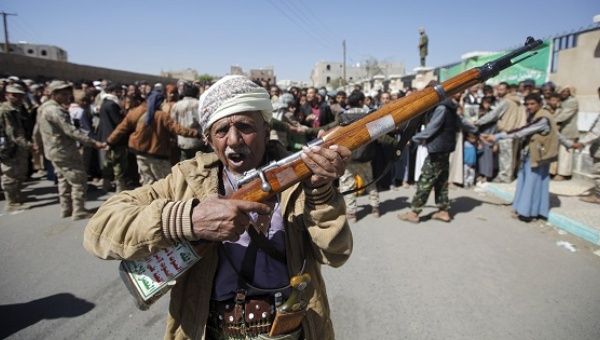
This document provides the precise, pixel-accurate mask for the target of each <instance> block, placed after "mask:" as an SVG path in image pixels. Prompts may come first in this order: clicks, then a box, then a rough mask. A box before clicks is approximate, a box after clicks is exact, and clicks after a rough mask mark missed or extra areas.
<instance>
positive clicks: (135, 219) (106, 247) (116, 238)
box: [83, 174, 194, 259]
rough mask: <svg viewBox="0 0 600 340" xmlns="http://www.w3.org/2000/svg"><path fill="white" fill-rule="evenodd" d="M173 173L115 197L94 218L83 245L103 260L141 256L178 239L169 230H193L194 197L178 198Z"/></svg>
mask: <svg viewBox="0 0 600 340" xmlns="http://www.w3.org/2000/svg"><path fill="white" fill-rule="evenodd" d="M172 181H173V175H172V174H171V175H169V176H167V177H166V178H164V179H162V180H160V181H158V182H155V183H153V184H152V185H147V186H143V187H141V188H138V189H136V190H133V191H125V192H122V193H120V194H117V195H115V196H113V197H111V198H110V199H109V200H108V201H106V202H105V203H104V204H103V205H102V206H101V207H100V209H98V212H97V213H96V214H95V215H94V216H93V217H92V218H91V219H90V221H89V223H88V225H87V226H86V228H85V232H84V240H83V246H84V248H85V249H86V250H87V251H88V252H90V253H92V254H93V255H95V256H97V257H100V258H102V259H141V258H145V257H147V256H148V255H151V254H152V253H154V252H156V251H157V250H159V249H162V248H166V247H168V246H170V245H171V244H173V241H177V240H176V239H174V238H173V237H168V236H167V234H168V231H169V230H175V229H179V230H181V229H185V230H191V211H192V208H193V202H194V199H189V200H187V201H175V200H174V198H173V196H174V195H173V193H172V191H173V190H172V188H173V184H172Z"/></svg>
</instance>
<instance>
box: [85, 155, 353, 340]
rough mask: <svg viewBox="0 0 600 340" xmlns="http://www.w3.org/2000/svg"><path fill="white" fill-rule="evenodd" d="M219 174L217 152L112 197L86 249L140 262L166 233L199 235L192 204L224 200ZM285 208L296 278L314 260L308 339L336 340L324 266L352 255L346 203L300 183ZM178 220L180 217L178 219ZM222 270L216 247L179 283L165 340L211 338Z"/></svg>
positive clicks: (329, 191)
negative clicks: (209, 323)
mask: <svg viewBox="0 0 600 340" xmlns="http://www.w3.org/2000/svg"><path fill="white" fill-rule="evenodd" d="M270 154H272V153H271V152H270ZM219 167H220V162H219V160H218V158H217V157H216V155H215V154H214V153H209V154H199V155H198V156H197V157H196V158H195V159H193V160H188V161H184V162H181V163H179V164H177V165H175V166H174V167H173V169H172V171H171V174H170V175H169V176H167V177H166V178H165V179H162V180H160V181H158V182H156V183H154V184H152V185H149V186H144V187H141V188H138V189H136V190H133V191H125V192H122V193H119V194H117V195H115V196H113V197H111V198H110V199H109V200H108V201H107V202H106V203H104V204H103V205H102V206H101V207H100V209H99V210H98V212H97V213H96V214H95V215H94V217H92V219H91V220H90V221H89V223H88V225H87V227H86V229H85V235H84V241H83V245H84V247H85V248H86V249H87V250H88V251H89V252H90V253H92V254H94V255H96V256H98V257H100V258H103V259H140V258H145V257H147V256H148V255H150V254H152V253H153V252H155V251H156V250H157V249H160V248H165V247H167V246H169V245H170V244H171V243H170V241H169V240H168V239H167V237H166V236H165V232H164V231H163V230H165V229H166V230H169V229H172V227H174V226H179V228H180V229H183V230H190V229H191V225H190V224H191V222H190V215H191V211H192V204H187V203H189V202H190V201H191V200H194V199H198V200H200V201H202V200H203V199H205V198H206V197H208V196H213V195H216V193H217V190H218V181H219V180H218V178H219ZM174 202H175V203H174ZM179 202H184V203H183V204H181V205H182V206H183V208H181V209H171V208H170V207H171V206H172V205H173V204H178V203H179ZM281 207H282V212H283V214H284V220H285V221H286V226H285V230H286V237H285V239H286V255H287V264H288V269H289V274H290V275H292V274H295V273H298V272H299V271H300V270H301V268H302V264H303V261H304V260H306V271H307V272H308V273H309V274H310V275H311V277H312V282H311V285H310V288H309V291H308V293H307V296H309V297H310V300H309V305H308V312H307V315H306V318H305V321H304V322H303V325H302V326H303V330H304V336H305V338H306V339H312V340H321V339H323V340H326V339H333V338H334V334H333V327H332V324H331V320H330V318H329V314H330V312H329V304H328V302H327V293H326V291H325V283H324V281H323V277H322V276H321V269H320V267H321V264H328V265H330V266H333V267H338V266H340V265H342V264H343V263H344V262H345V261H346V260H347V259H348V257H349V256H350V253H351V252H352V233H351V231H350V227H349V226H348V223H347V220H346V217H345V205H344V199H343V197H342V196H341V195H340V193H339V192H338V191H337V190H335V189H333V187H332V186H326V187H323V188H319V189H312V190H310V189H304V188H303V187H302V185H299V184H298V185H295V186H292V187H291V188H289V189H287V190H285V191H284V192H283V193H282V194H281ZM175 213H178V214H179V215H180V216H175V217H173V216H171V215H173V214H175ZM171 221H175V222H171ZM164 223H166V224H173V226H170V225H163V224H164ZM217 265H218V255H217V252H216V250H214V247H213V248H212V249H211V250H209V251H208V252H207V253H206V254H205V255H204V257H203V258H202V259H201V260H200V261H199V262H198V263H196V264H195V265H194V266H193V267H192V268H190V269H189V270H188V271H187V272H185V273H184V274H183V275H182V276H181V277H180V278H178V279H177V283H176V284H175V286H174V287H173V289H172V290H171V301H170V305H169V316H168V319H167V330H166V334H165V339H203V338H204V328H205V325H206V320H207V317H208V307H209V301H210V297H211V290H212V284H213V279H214V275H215V273H216V269H217Z"/></svg>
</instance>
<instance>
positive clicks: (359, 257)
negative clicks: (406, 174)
mask: <svg viewBox="0 0 600 340" xmlns="http://www.w3.org/2000/svg"><path fill="white" fill-rule="evenodd" d="M31 193H32V194H35V195H36V196H38V197H39V199H38V201H36V202H35V205H37V207H36V208H35V209H33V210H30V211H26V212H24V213H20V214H16V215H3V216H0V232H1V233H2V237H1V238H0V270H1V273H2V275H0V287H1V288H0V320H2V321H1V327H0V338H4V337H9V338H11V339H37V338H44V339H108V338H110V339H158V338H161V337H162V334H163V329H164V318H165V314H166V310H167V304H166V302H167V301H166V300H167V298H163V299H162V300H160V301H159V302H158V303H157V304H156V305H154V306H153V307H152V308H151V309H150V310H149V311H146V312H140V311H138V310H136V309H135V307H134V305H133V303H132V301H131V299H130V297H129V296H128V293H127V291H126V290H125V288H124V287H123V286H122V285H121V283H120V280H119V278H118V275H117V265H118V264H117V263H116V262H107V261H99V260H96V259H95V258H94V257H92V256H91V255H89V254H87V253H86V252H85V251H84V250H83V248H82V247H81V242H82V231H83V228H84V225H85V222H83V221H79V222H72V221H70V220H68V219H61V218H59V217H58V206H57V198H56V192H55V190H54V189H53V188H52V186H51V185H50V183H48V182H40V183H37V184H36V187H35V190H34V192H31ZM94 193H96V192H92V193H91V195H90V196H91V198H92V199H93V200H92V201H91V202H90V204H89V206H90V207H94V206H97V205H99V204H100V201H98V200H97V199H98V197H96V196H97V195H94ZM411 194H412V190H411V189H402V190H401V191H389V192H385V193H383V194H382V202H383V203H382V210H383V212H384V215H383V216H382V217H381V218H380V219H378V220H375V219H373V218H371V217H369V216H364V215H363V216H361V217H362V218H361V219H360V220H359V222H358V223H356V224H354V225H353V226H352V228H353V232H354V240H355V242H354V253H353V255H352V257H351V258H350V260H349V261H348V263H347V264H346V265H344V266H343V267H341V268H337V269H332V268H324V274H325V276H326V280H327V284H328V295H329V299H330V303H331V308H332V313H333V315H332V318H333V321H334V325H335V328H336V334H337V338H338V339H440V338H445V339H593V340H597V339H600V290H599V289H598V283H599V282H600V257H598V256H596V255H594V254H593V253H592V251H594V250H595V249H594V248H592V247H590V246H589V245H587V244H585V243H582V242H579V241H578V240H576V239H574V238H571V237H569V236H567V235H560V234H559V233H558V232H556V231H555V230H554V229H553V228H552V227H550V226H545V225H543V224H539V223H531V224H524V223H521V222H518V221H515V220H513V219H511V218H510V213H509V209H508V207H506V206H502V205H497V204H489V203H486V202H490V201H492V200H493V199H492V198H490V197H487V196H484V195H483V194H478V193H474V192H472V191H465V190H462V189H457V190H453V191H451V197H452V198H453V199H454V203H453V208H452V209H453V213H454V214H455V215H456V218H455V220H454V222H453V223H452V224H444V223H441V222H437V221H427V222H425V223H422V224H420V225H412V224H406V223H400V222H399V221H398V220H397V219H396V217H395V215H396V213H397V212H399V211H402V210H403V209H406V207H407V206H408V201H409V200H410V195H411ZM105 198H106V197H104V196H101V197H100V199H105ZM359 203H363V204H364V203H366V199H365V198H364V197H361V198H360V200H359ZM2 204H3V203H0V208H3V206H2ZM431 211H433V210H432V209H429V210H426V211H425V213H426V214H427V213H429V212H431ZM558 240H567V241H569V242H571V243H573V244H574V245H575V247H576V249H577V251H576V252H575V253H572V252H570V251H568V250H566V249H564V248H561V247H558V246H557V245H556V242H557V241H558Z"/></svg>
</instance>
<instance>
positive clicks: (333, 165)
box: [301, 145, 352, 188]
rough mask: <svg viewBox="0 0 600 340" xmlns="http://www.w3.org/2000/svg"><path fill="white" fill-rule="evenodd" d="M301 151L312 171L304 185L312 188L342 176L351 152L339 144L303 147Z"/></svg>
mask: <svg viewBox="0 0 600 340" xmlns="http://www.w3.org/2000/svg"><path fill="white" fill-rule="evenodd" d="M303 151H304V152H303V153H302V156H301V157H302V160H303V161H304V163H305V164H306V165H307V166H308V168H309V169H310V171H311V172H312V173H313V175H312V176H310V177H309V178H308V179H306V180H305V185H307V186H309V187H312V188H316V187H320V186H322V185H324V184H327V183H331V182H333V181H334V180H335V179H336V178H339V177H340V176H342V175H343V174H344V170H345V169H346V163H347V162H348V160H349V159H350V155H351V154H352V153H351V151H350V150H349V149H348V148H346V147H344V146H341V145H332V146H330V147H329V148H324V147H320V146H312V147H310V148H308V147H304V148H303Z"/></svg>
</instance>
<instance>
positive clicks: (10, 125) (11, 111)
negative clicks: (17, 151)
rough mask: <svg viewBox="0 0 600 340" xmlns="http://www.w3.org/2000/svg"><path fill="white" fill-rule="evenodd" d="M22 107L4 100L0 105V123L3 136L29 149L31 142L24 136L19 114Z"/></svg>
mask: <svg viewBox="0 0 600 340" xmlns="http://www.w3.org/2000/svg"><path fill="white" fill-rule="evenodd" d="M21 110H25V109H24V108H18V107H14V106H12V105H11V104H10V103H9V102H4V103H2V104H1V105H0V119H1V121H0V125H2V126H3V127H4V130H5V131H3V132H4V135H5V136H6V137H5V138H8V139H9V140H10V142H12V143H14V144H16V145H17V146H19V147H22V148H25V149H29V148H30V146H31V143H29V142H28V141H27V139H26V138H25V129H24V128H23V124H22V123H21V119H20V118H19V115H20V114H21V112H20V111H21Z"/></svg>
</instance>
